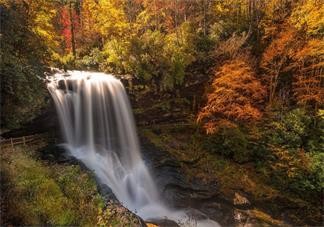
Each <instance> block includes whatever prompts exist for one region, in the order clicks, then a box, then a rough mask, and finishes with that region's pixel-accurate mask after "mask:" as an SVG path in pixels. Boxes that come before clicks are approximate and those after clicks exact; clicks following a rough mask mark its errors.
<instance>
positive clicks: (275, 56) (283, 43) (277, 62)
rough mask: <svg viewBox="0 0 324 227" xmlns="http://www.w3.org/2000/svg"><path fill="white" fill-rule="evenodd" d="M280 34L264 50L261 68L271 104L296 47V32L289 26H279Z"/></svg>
mask: <svg viewBox="0 0 324 227" xmlns="http://www.w3.org/2000/svg"><path fill="white" fill-rule="evenodd" d="M281 26H282V27H281V28H280V30H281V32H280V33H279V34H278V35H277V36H276V37H273V38H274V39H273V41H272V42H271V43H270V45H269V46H268V47H267V48H266V49H265V51H264V53H263V55H262V59H261V68H262V70H263V71H264V80H265V82H266V83H267V85H268V94H269V97H268V101H269V103H270V104H271V103H272V101H273V99H274V97H275V94H276V92H277V90H278V86H279V83H280V75H281V73H283V72H285V71H286V70H288V69H289V68H288V62H289V59H290V58H291V57H292V56H293V55H294V52H295V47H296V46H297V44H298V43H297V40H296V38H297V32H296V30H295V29H294V28H293V27H291V26H289V25H286V24H284V25H281Z"/></svg>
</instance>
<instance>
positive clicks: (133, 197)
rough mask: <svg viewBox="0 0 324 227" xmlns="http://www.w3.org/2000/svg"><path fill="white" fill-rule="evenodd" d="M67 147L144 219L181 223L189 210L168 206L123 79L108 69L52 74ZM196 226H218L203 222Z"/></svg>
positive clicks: (53, 87)
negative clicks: (142, 150)
mask: <svg viewBox="0 0 324 227" xmlns="http://www.w3.org/2000/svg"><path fill="white" fill-rule="evenodd" d="M48 79H49V80H50V82H49V83H48V90H49V92H50V93H51V95H52V97H53V99H54V102H55V105H56V108H57V111H58V114H59V119H60V124H61V128H62V130H63V133H64V138H65V142H66V144H65V146H66V148H67V149H68V151H69V152H70V153H71V154H72V155H73V156H74V157H76V158H77V159H79V160H81V161H82V162H83V163H84V164H85V165H86V166H87V167H88V168H89V169H92V170H94V172H95V174H96V175H97V177H98V178H99V179H100V180H101V182H102V183H104V184H106V185H108V186H109V187H110V188H111V189H112V191H113V193H114V194H115V196H116V197H117V199H118V200H119V201H120V202H122V204H123V205H124V206H125V207H127V208H128V209H130V210H132V211H133V212H136V213H137V214H138V215H139V216H140V217H142V218H143V219H144V220H149V219H164V218H165V217H167V218H168V219H171V220H174V221H176V222H179V221H180V222H181V221H182V222H183V221H186V220H187V219H188V216H187V215H186V214H185V212H182V211H176V212H175V211H173V210H171V209H169V208H167V207H166V206H165V205H164V204H163V202H162V201H161V199H160V196H159V193H158V190H157V189H156V186H155V184H154V182H153V180H152V177H151V175H150V173H149V171H148V169H147V167H146V166H145V164H144V162H143V160H142V157H141V153H140V147H139V142H138V138H137V134H136V129H135V124H134V119H133V115H132V112H131V108H130V104H129V101H128V97H127V94H126V92H125V89H124V86H123V85H122V83H121V82H120V81H119V80H118V79H116V78H115V77H113V76H112V75H108V74H104V73H93V72H82V71H69V72H68V76H66V75H65V74H63V73H57V74H55V75H54V76H52V77H49V78H48ZM197 226H217V223H216V222H213V221H211V220H203V221H199V222H198V223H197Z"/></svg>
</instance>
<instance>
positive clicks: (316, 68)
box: [293, 39, 324, 108]
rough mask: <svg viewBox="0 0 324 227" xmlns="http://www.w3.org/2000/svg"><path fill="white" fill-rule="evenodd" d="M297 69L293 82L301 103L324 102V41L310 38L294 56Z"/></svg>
mask: <svg viewBox="0 0 324 227" xmlns="http://www.w3.org/2000/svg"><path fill="white" fill-rule="evenodd" d="M294 61H295V62H294V65H293V66H294V67H295V68H296V69H297V74H296V77H295V82H294V83H293V90H294V95H295V96H296V99H297V102H298V103H299V104H301V105H305V106H306V105H314V106H315V108H317V106H318V105H323V104H324V89H323V76H324V74H323V67H324V41H323V40H316V39H313V40H309V41H308V42H307V43H306V44H305V45H304V47H302V48H301V49H300V50H298V51H297V52H296V54H295V56H294Z"/></svg>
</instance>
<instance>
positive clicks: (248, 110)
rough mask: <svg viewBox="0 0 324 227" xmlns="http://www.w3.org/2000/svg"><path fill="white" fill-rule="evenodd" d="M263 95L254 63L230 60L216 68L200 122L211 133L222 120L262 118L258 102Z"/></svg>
mask: <svg viewBox="0 0 324 227" xmlns="http://www.w3.org/2000/svg"><path fill="white" fill-rule="evenodd" d="M264 96H265V89H264V87H263V86H262V85H261V83H260V82H259V81H258V79H256V77H255V73H254V72H253V70H252V68H251V66H250V65H249V64H248V63H246V62H244V61H242V60H239V59H237V60H232V61H229V62H227V63H225V64H224V65H223V66H221V67H220V68H219V69H217V71H216V77H215V79H214V81H213V84H212V91H211V92H210V93H209V94H208V101H207V104H206V106H205V107H204V108H203V109H202V110H201V112H200V113H199V115H198V121H201V122H205V123H206V124H205V128H206V130H207V132H208V133H214V132H215V131H217V130H218V128H219V126H220V125H218V123H220V121H219V120H220V119H227V120H229V121H233V122H234V123H235V122H249V121H255V120H259V119H260V118H261V116H262V112H261V111H260V109H259V107H258V105H259V104H260V103H262V101H263V99H264Z"/></svg>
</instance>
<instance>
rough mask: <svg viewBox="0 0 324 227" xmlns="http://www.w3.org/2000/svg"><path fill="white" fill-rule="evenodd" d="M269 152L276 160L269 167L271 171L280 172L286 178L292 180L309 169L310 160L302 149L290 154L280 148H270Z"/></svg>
mask: <svg viewBox="0 0 324 227" xmlns="http://www.w3.org/2000/svg"><path fill="white" fill-rule="evenodd" d="M270 150H271V151H272V154H273V155H274V157H275V158H276V161H275V162H274V163H273V164H272V165H271V168H272V170H273V171H275V172H281V173H282V174H284V175H286V176H287V177H288V178H294V177H296V176H297V175H299V174H301V173H303V172H306V171H307V170H308V169H309V168H310V160H309V158H308V157H307V156H306V154H305V151H304V150H303V149H299V150H298V151H296V152H294V153H292V152H289V151H288V150H286V149H283V148H280V147H275V146H270Z"/></svg>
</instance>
